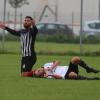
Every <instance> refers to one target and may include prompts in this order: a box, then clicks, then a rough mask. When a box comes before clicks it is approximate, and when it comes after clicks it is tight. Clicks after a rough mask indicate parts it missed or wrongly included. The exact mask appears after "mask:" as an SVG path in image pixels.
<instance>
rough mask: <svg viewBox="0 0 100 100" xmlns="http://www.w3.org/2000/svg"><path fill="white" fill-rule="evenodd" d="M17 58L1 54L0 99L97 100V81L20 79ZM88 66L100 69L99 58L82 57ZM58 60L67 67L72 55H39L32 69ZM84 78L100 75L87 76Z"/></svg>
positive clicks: (18, 58) (82, 70) (99, 90)
mask: <svg viewBox="0 0 100 100" xmlns="http://www.w3.org/2000/svg"><path fill="white" fill-rule="evenodd" d="M20 58H21V57H20V56H19V55H9V54H8V55H2V54H1V55H0V100H99V99H100V81H96V80H95V81H94V80H93V81H92V80H90V81H88V80H87V81H86V80H81V81H79V80H56V79H42V78H22V77H21V76H20ZM82 58H83V59H84V60H85V61H86V62H87V63H88V64H90V65H91V66H94V67H96V68H98V69H100V57H94V58H93V57H82ZM54 59H57V60H60V61H61V62H62V65H65V64H67V65H68V62H69V61H70V59H71V56H38V60H37V63H36V65H35V66H34V68H37V67H40V66H42V65H43V64H44V63H45V62H47V61H52V60H54ZM80 73H81V74H82V75H83V74H84V75H85V76H89V77H92V76H98V77H99V76H100V74H97V75H95V74H92V73H91V74H87V73H86V72H85V71H84V69H82V68H80Z"/></svg>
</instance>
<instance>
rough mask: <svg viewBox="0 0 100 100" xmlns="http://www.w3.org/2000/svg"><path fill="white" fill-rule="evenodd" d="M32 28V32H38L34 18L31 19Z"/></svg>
mask: <svg viewBox="0 0 100 100" xmlns="http://www.w3.org/2000/svg"><path fill="white" fill-rule="evenodd" d="M32 28H33V30H34V33H36V34H37V33H38V29H37V27H36V24H35V20H34V19H33V20H32Z"/></svg>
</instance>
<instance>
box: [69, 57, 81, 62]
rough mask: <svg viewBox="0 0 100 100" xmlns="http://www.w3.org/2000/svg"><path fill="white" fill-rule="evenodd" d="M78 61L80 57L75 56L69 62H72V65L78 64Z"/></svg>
mask: <svg viewBox="0 0 100 100" xmlns="http://www.w3.org/2000/svg"><path fill="white" fill-rule="evenodd" d="M79 61H80V57H78V56H75V57H73V58H72V59H71V62H72V63H73V64H78V63H79Z"/></svg>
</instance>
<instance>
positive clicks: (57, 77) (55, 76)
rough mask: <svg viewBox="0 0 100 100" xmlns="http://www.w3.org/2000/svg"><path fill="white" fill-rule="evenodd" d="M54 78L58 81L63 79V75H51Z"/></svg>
mask: <svg viewBox="0 0 100 100" xmlns="http://www.w3.org/2000/svg"><path fill="white" fill-rule="evenodd" d="M50 76H52V77H53V78H56V79H62V78H63V77H62V76H61V75H57V74H53V75H50Z"/></svg>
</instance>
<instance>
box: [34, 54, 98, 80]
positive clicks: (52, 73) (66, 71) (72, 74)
mask: <svg viewBox="0 0 100 100" xmlns="http://www.w3.org/2000/svg"><path fill="white" fill-rule="evenodd" d="M59 63H60V62H59V61H53V62H50V63H46V64H44V66H43V67H41V68H39V69H37V70H34V71H33V76H36V77H42V78H56V79H76V80H84V79H90V80H92V79H99V78H97V77H95V78H87V77H84V76H80V75H79V70H78V65H80V66H81V67H83V68H85V69H86V72H87V73H90V72H93V73H99V70H96V69H94V68H91V67H89V66H88V65H87V64H86V63H85V62H84V61H83V60H81V59H80V57H77V56H76V57H73V58H72V59H71V62H70V64H69V67H68V66H59Z"/></svg>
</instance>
